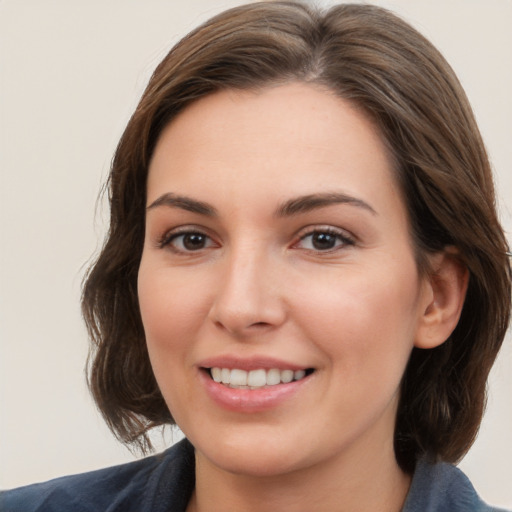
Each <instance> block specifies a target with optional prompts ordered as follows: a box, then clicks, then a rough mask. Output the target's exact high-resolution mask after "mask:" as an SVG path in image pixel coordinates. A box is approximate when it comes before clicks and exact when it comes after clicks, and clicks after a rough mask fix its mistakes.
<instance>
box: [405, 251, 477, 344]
mask: <svg viewBox="0 0 512 512" xmlns="http://www.w3.org/2000/svg"><path fill="white" fill-rule="evenodd" d="M430 264H431V269H432V272H431V274H430V275H429V276H427V277H426V278H425V280H426V282H425V288H426V290H424V297H425V299H424V302H423V305H422V311H421V318H420V319H419V323H418V328H417V332H416V339H415V343H414V345H415V346H416V347H418V348H424V349H429V348H434V347H437V346H439V345H442V344H443V343H444V342H445V341H446V340H447V339H448V338H449V336H450V334H451V333H452V332H453V330H454V329H455V327H456V326H457V323H458V321H459V318H460V314H461V311H462V306H463V305H464V299H465V298H466V291H467V288H468V281H469V271H468V269H467V267H466V266H465V265H464V263H463V262H462V261H461V259H460V258H459V254H458V251H457V250H456V249H455V248H447V249H445V250H444V251H443V252H441V253H437V254H435V255H434V256H432V257H431V261H430Z"/></svg>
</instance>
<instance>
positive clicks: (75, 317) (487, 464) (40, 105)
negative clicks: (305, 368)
mask: <svg viewBox="0 0 512 512" xmlns="http://www.w3.org/2000/svg"><path fill="white" fill-rule="evenodd" d="M238 3H239V2H237V1H215V0H212V1H207V0H187V1H186V2H182V1H179V2H173V1H171V0H87V1H86V0H72V1H70V0H3V1H2V0H0V171H1V178H0V179H1V181H0V339H1V348H0V350H1V352H0V372H1V373H0V379H1V380H0V401H1V418H0V421H1V423H0V461H1V462H0V487H2V488H5V487H12V486H18V485H22V484H26V483H30V482H34V481H41V480H46V479H49V478H52V477H55V476H59V475H64V474H70V473H76V472H82V471H86V470H90V469H94V468H99V467H103V466H107V465H112V464H116V463H121V462H124V461H129V460H132V459H133V456H132V455H131V454H130V453H129V452H128V451H127V450H126V449H125V448H124V447H122V446H121V445H119V444H118V443H117V442H116V441H115V440H114V438H113V437H112V435H111V434H110V433H109V431H108V430H107V428H106V427H105V426H104V424H103V422H102V420H101V418H100V417H99V415H98V413H97V412H96V410H95V408H94V405H93V403H92V401H91V399H90V398H89V395H88V391H87V389H86V385H85V378H84V373H83V368H84V363H85V359H86V354H87V338H86V334H85V328H84V327H83V325H82V322H81V318H80V313H79V296H80V282H81V278H82V275H83V271H84V268H85V267H84V265H85V264H86V262H87V261H88V260H89V258H90V256H91V254H92V253H93V251H94V250H95V249H96V248H97V247H98V246H99V244H100V243H101V240H102V237H103V234H104V232H105V223H104V222H103V220H102V219H103V218H105V217H106V214H107V211H106V208H105V207H104V206H103V207H102V206H101V203H100V206H99V207H98V209H97V210H96V198H97V194H98V191H99V188H100V186H101V183H102V182H103V181H104V179H105V177H106V175H107V172H108V168H109V163H110V159H111V157H112V154H113V151H114V149H115V146H116V144H117V141H118V139H119V137H120V135H121V133H122V130H123V128H124V126H125V124H126V122H127V120H128V118H129V116H130V114H131V112H132V110H133V109H134V107H135V105H136V103H137V100H138V98H139V96H140V94H141V92H142V90H143V88H144V86H145V84H146V83H147V80H148V78H149V75H150V73H151V71H152V70H153V69H154V67H155V66H156V64H157V63H158V62H159V60H160V59H161V58H162V57H163V55H164V54H165V53H166V51H167V50H168V49H169V48H170V47H171V45H172V44H173V43H175V42H176V41H177V40H178V38H179V37H181V36H183V35H184V34H185V33H186V32H188V31H189V30H191V29H192V28H194V27H195V26H196V25H197V24H198V23H200V22H201V21H203V20H205V19H206V18H208V17H210V16H211V15H213V14H215V13H217V12H218V11H220V10H222V9H224V8H227V7H230V6H233V5H236V4H238ZM321 3H324V4H328V3H330V2H321ZM375 3H379V4H380V5H384V6H387V7H390V8H391V9H393V10H395V12H397V13H399V14H401V15H402V16H403V17H405V19H407V20H408V21H410V22H412V23H413V24H414V25H415V26H416V27H417V28H419V29H420V31H422V32H423V33H424V34H425V35H426V36H427V37H429V38H430V39H431V40H432V41H433V42H434V44H436V45H437V46H438V47H439V49H440V50H441V51H442V52H443V53H444V55H445V56H446V58H447V59H448V61H449V62H450V63H451V64H452V66H453V67H454V68H455V71H456V72H457V73H458V75H459V78H460V79H461V81H462V83H463V85H464V87H465V88H466V91H467V94H468V96H469V98H470V100H471V102H472V104H473V106H474V110H475V113H476V116H477V119H478V121H479V123H480V127H481V130H482V133H483V136H484V139H485V141H486V144H487V147H488V149H489V153H490V155H491V158H492V161H493V165H494V168H495V170H496V177H497V183H498V194H499V203H500V210H501V212H502V219H503V222H504V225H505V227H506V229H507V231H508V232H510V231H511V229H512V214H511V210H512V172H511V169H512V140H511V119H512V100H511V91H512V64H511V63H512V31H511V29H510V27H511V26H512V2H511V1H510V0H491V1H486V2H485V3H484V2H482V1H477V0H448V1H447V0H434V1H433V0H423V1H419V0H396V1H386V2H375ZM511 341H512V340H511V337H510V334H509V337H508V339H507V341H506V344H505V347H504V349H503V351H502V353H501V355H500V358H499V360H498V362H497V364H496V367H495V370H494V371H493V373H492V376H491V380H490V398H489V407H488V411H487V414H486V417H485V419H484V422H483V425H482V430H481V434H480V436H479V438H478V440H477V442H476V444H475V445H474V447H473V449H472V450H471V451H470V453H469V454H468V456H467V457H466V458H465V459H464V461H463V462H462V464H461V466H462V468H463V469H464V470H465V471H466V472H467V474H468V475H469V476H470V478H471V480H472V481H473V483H474V485H475V487H476V488H477V490H478V491H479V492H480V493H481V494H482V495H483V496H484V498H485V499H486V500H487V501H489V502H492V503H494V504H497V505H502V506H509V507H511V506H512V485H510V484H511V483H512V436H511V432H512V347H511V344H512V343H511ZM172 437H173V436H172V434H169V435H168V436H167V437H166V439H165V440H163V441H162V440H161V439H160V438H158V436H157V438H158V440H160V441H161V442H160V443H159V446H160V447H163V446H164V445H165V444H166V443H168V442H170V440H172Z"/></svg>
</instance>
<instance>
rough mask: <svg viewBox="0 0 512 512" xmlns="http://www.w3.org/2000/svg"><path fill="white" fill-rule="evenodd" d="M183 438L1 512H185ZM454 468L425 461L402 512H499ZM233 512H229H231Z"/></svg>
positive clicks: (38, 488)
mask: <svg viewBox="0 0 512 512" xmlns="http://www.w3.org/2000/svg"><path fill="white" fill-rule="evenodd" d="M194 474H195V463H194V448H193V447H192V445H191V444H190V443H189V442H188V441H187V440H186V439H184V440H183V441H180V442H179V443H177V444H175V445H174V446H173V447H172V448H169V449H168V450H166V451H165V452H163V453H162V454H160V455H155V456H152V457H147V458H145V459H142V460H139V461H136V462H131V463H129V464H123V465H120V466H114V467H111V468H106V469H101V470H98V471H92V472H89V473H84V474H81V475H74V476H66V477H62V478H57V479H55V480H51V481H49V482H45V483H41V484H33V485H28V486H25V487H20V488H18V489H13V490H10V491H4V492H2V493H1V494H0V511H1V512H71V511H73V512H185V510H186V507H187V504H188V502H189V499H190V496H191V494H192V491H193V489H194V485H195V476H194ZM499 510H500V509H497V508H493V507H490V506H488V505H486V504H485V503H484V502H483V501H482V500H481V499H480V498H479V496H478V495H477V493H476V491H475V489H474V488H473V486H472V485H471V483H470V482H469V480H468V478H467V477H466V476H465V475H464V473H462V471H460V470H459V469H457V468H455V467H454V466H451V465H450V464H428V463H427V462H425V461H421V462H420V463H419V464H418V466H417V468H416V471H415V473H414V477H413V480H412V484H411V488H410V491H409V494H408V496H407V499H406V502H405V505H404V507H403V509H402V512H499ZM228 512H229V511H228Z"/></svg>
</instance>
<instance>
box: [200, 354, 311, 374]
mask: <svg viewBox="0 0 512 512" xmlns="http://www.w3.org/2000/svg"><path fill="white" fill-rule="evenodd" d="M198 366H200V367H201V368H229V369H234V368H237V369H239V370H245V371H251V370H259V369H264V370H271V369H272V368H278V369H279V370H293V371H296V370H306V369H307V368H309V366H307V365H301V364H296V363H292V362H290V361H284V360H282V359H276V358H273V357H267V356H254V357H249V358H248V357H237V356H233V355H223V356H222V355H221V356H214V357H209V358H207V359H204V360H202V361H200V363H199V364H198Z"/></svg>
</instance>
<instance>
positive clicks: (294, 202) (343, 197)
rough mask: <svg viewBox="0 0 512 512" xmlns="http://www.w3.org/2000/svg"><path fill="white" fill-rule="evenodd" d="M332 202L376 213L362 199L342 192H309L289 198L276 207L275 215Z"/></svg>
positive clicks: (310, 208)
mask: <svg viewBox="0 0 512 512" xmlns="http://www.w3.org/2000/svg"><path fill="white" fill-rule="evenodd" d="M333 204H349V205H351V206H356V207H358V208H362V209H364V210H367V211H369V212H370V213H372V214H373V215H377V212H376V211H375V210H374V209H373V208H372V207H371V206H370V205H369V204H368V203H366V202H365V201H363V200H362V199H358V198H357V197H352V196H350V195H347V194H344V193H342V192H327V193H320V194H309V195H306V196H301V197H297V198H295V199H290V200H289V201H286V202H285V203H283V204H282V205H281V206H280V207H279V208H278V209H277V211H276V214H275V216H276V217H289V216H292V215H298V214H300V213H306V212H309V211H311V210H316V209H317V208H324V207H326V206H330V205H333Z"/></svg>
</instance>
